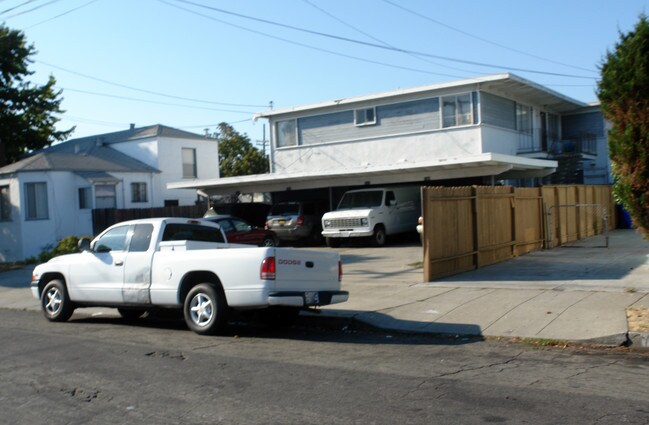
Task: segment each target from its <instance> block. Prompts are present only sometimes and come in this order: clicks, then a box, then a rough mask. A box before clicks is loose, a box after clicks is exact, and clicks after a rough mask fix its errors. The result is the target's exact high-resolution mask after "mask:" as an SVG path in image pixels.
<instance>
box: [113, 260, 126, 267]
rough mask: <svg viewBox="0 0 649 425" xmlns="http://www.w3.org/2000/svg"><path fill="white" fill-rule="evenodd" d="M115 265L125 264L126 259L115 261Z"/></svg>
mask: <svg viewBox="0 0 649 425" xmlns="http://www.w3.org/2000/svg"><path fill="white" fill-rule="evenodd" d="M115 265H116V266H123V265H124V261H122V260H120V261H115Z"/></svg>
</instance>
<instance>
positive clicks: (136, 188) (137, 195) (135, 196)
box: [131, 182, 147, 202]
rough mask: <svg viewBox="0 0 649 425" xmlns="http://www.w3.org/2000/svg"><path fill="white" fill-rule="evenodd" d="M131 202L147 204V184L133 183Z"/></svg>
mask: <svg viewBox="0 0 649 425" xmlns="http://www.w3.org/2000/svg"><path fill="white" fill-rule="evenodd" d="M131 202H147V197H146V183H141V182H137V183H131Z"/></svg>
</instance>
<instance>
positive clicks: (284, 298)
mask: <svg viewBox="0 0 649 425" xmlns="http://www.w3.org/2000/svg"><path fill="white" fill-rule="evenodd" d="M348 299H349V292H347V291H306V292H297V291H295V292H293V291H291V292H271V293H270V294H268V304H269V305H279V306H289V307H311V306H322V305H329V304H338V303H342V302H345V301H347V300H348Z"/></svg>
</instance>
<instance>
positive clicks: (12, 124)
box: [0, 24, 74, 166]
mask: <svg viewBox="0 0 649 425" xmlns="http://www.w3.org/2000/svg"><path fill="white" fill-rule="evenodd" d="M34 53H35V50H34V46H33V45H27V42H26V39H25V36H24V34H23V33H22V32H20V31H16V30H11V29H9V28H7V27H5V26H4V25H2V24H0V166H2V165H5V164H7V163H11V162H14V161H16V160H18V159H19V158H20V156H21V155H23V154H25V153H28V152H30V151H32V150H34V149H41V148H43V147H45V146H49V145H51V144H52V143H53V142H55V141H59V140H65V139H66V138H67V137H68V136H69V135H70V133H71V132H72V131H73V130H74V127H73V128H71V129H69V130H67V131H57V130H56V128H55V125H56V123H57V122H58V121H59V119H58V118H56V117H55V114H60V113H62V112H63V111H62V110H61V109H60V105H61V100H62V99H61V98H60V97H59V96H60V95H61V91H56V90H55V89H54V85H55V84H56V80H55V79H54V77H53V76H50V77H49V79H48V81H47V83H45V84H44V85H41V86H39V85H35V84H31V83H30V82H29V81H27V77H29V76H30V75H32V74H33V71H30V70H29V69H28V66H29V64H30V63H31V62H32V60H31V59H30V58H31V56H32V55H33V54H34Z"/></svg>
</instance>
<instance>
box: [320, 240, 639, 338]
mask: <svg viewBox="0 0 649 425" xmlns="http://www.w3.org/2000/svg"><path fill="white" fill-rule="evenodd" d="M339 251H340V254H341V257H342V260H343V269H344V273H345V276H344V278H343V282H344V288H345V289H346V290H348V291H349V292H350V300H349V302H347V303H345V304H340V305H334V306H330V307H325V308H323V314H325V315H333V316H341V315H342V316H346V317H353V318H354V319H356V320H359V321H361V322H364V323H367V324H370V325H373V326H376V327H380V328H383V329H392V330H396V331H408V332H430V333H446V334H470V335H483V336H503V337H523V338H539V339H552V340H554V339H556V340H568V341H582V342H592V343H599V344H607V345H619V344H622V343H625V342H627V338H628V336H630V337H631V340H632V342H633V343H634V344H635V345H636V346H638V345H639V346H644V347H647V346H649V338H648V337H647V334H646V333H645V334H637V335H636V334H633V335H627V334H628V326H627V318H626V308H627V307H630V306H634V307H645V308H647V307H649V242H647V241H644V240H643V239H642V237H641V236H639V235H638V234H636V233H635V231H633V230H618V231H615V232H612V233H611V234H610V244H609V248H588V247H580V248H578V247H570V248H568V247H560V248H555V249H552V250H544V251H537V252H533V253H530V254H528V255H525V256H521V257H517V258H514V259H512V260H509V261H505V262H503V263H499V264H495V265H492V266H487V267H484V268H481V269H478V270H475V271H472V272H467V273H462V274H459V275H456V276H452V277H448V278H444V279H438V280H435V281H434V282H422V280H423V270H422V268H421V264H418V263H419V262H421V260H422V249H421V247H419V246H409V247H398V248H391V247H387V248H358V247H350V248H341V249H339Z"/></svg>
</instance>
